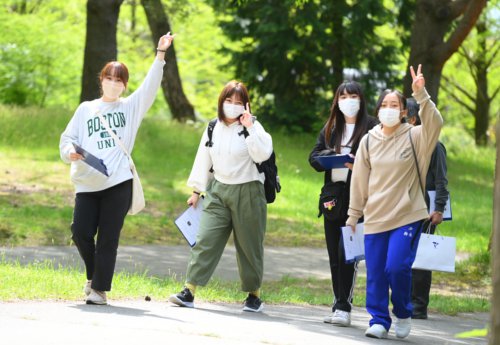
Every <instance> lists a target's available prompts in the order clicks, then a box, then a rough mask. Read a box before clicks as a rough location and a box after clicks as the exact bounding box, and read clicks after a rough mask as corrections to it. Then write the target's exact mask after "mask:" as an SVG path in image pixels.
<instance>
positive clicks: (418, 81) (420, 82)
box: [410, 64, 425, 93]
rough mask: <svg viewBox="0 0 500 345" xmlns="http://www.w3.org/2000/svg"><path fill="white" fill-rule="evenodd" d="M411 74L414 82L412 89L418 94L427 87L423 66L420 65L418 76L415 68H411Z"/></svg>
mask: <svg viewBox="0 0 500 345" xmlns="http://www.w3.org/2000/svg"><path fill="white" fill-rule="evenodd" d="M410 73H411V78H412V80H413V82H412V83H411V88H412V90H413V93H417V92H419V91H420V90H422V89H423V88H424V87H425V78H424V75H423V74H422V65H421V64H418V68H417V74H415V70H414V69H413V66H410Z"/></svg>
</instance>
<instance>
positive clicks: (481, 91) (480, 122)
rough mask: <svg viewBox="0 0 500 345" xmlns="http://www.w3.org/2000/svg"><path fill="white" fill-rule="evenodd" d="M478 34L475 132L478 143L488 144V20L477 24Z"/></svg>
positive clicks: (475, 64)
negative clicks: (486, 35)
mask: <svg viewBox="0 0 500 345" xmlns="http://www.w3.org/2000/svg"><path fill="white" fill-rule="evenodd" d="M476 29H477V36H478V53H479V54H477V57H476V59H475V61H474V67H475V69H476V71H475V72H476V73H475V74H476V79H477V80H476V84H477V85H476V109H475V110H476V111H475V113H474V118H475V120H476V123H475V127H474V132H475V133H474V134H475V138H476V145H479V146H486V145H487V144H488V135H487V133H488V127H489V125H490V102H491V100H490V99H489V97H488V67H489V66H488V63H487V54H488V51H487V48H486V37H485V33H486V30H487V29H486V22H480V23H478V24H477V25H476Z"/></svg>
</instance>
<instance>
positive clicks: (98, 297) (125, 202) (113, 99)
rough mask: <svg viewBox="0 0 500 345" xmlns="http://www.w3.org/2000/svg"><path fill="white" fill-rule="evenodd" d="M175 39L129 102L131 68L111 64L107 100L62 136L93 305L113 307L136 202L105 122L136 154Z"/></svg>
mask: <svg viewBox="0 0 500 345" xmlns="http://www.w3.org/2000/svg"><path fill="white" fill-rule="evenodd" d="M172 40H173V36H171V35H170V33H167V34H166V35H164V36H162V37H161V38H160V40H159V42H158V48H157V53H156V58H155V60H154V62H153V65H152V66H151V68H150V70H149V72H148V74H147V76H146V78H145V79H144V81H143V83H142V85H141V86H140V87H139V88H138V89H137V90H136V91H135V92H133V93H132V94H131V95H130V96H128V97H125V98H121V97H120V96H121V94H122V93H123V91H125V89H126V87H127V82H128V69H127V67H126V66H125V64H123V63H121V62H117V61H113V62H109V63H108V64H106V66H104V68H103V69H102V71H101V74H100V78H99V81H100V85H101V90H102V97H101V98H98V99H95V100H93V101H89V102H83V103H82V104H80V106H79V107H78V109H77V110H76V112H75V114H74V115H73V117H72V119H71V120H70V122H69V124H68V126H67V127H66V130H65V131H64V132H63V133H62V135H61V140H60V143H59V150H60V154H61V158H62V160H63V161H64V162H65V163H71V181H72V182H73V184H74V185H75V190H76V197H75V208H74V212H73V223H72V224H71V232H72V234H73V236H72V239H73V242H74V243H75V245H76V247H77V248H78V251H79V253H80V256H81V257H82V259H83V261H84V263H85V269H86V275H87V283H86V284H85V288H84V292H85V294H86V295H87V300H86V302H87V304H106V303H107V298H106V291H110V290H111V281H112V279H113V274H114V269H115V262H116V254H117V249H118V242H119V239H120V232H121V229H122V226H123V222H124V220H125V216H126V215H127V212H128V210H129V208H130V204H131V200H132V172H131V171H130V163H129V160H128V158H127V156H126V155H125V153H124V152H123V150H122V149H121V147H120V145H119V144H118V143H116V142H115V140H114V139H113V137H111V135H110V134H109V133H108V131H107V130H106V127H105V126H104V124H103V123H102V122H101V117H103V118H104V119H105V121H106V122H107V125H108V127H109V128H110V129H111V130H112V131H113V132H114V133H115V134H116V135H117V136H118V137H119V139H120V140H121V141H122V143H123V145H124V146H125V148H126V149H127V151H128V152H129V153H130V152H132V149H133V148H134V142H135V137H136V135H137V131H138V129H139V126H140V124H141V121H142V119H143V118H144V115H145V114H146V112H147V110H148V109H149V108H150V107H151V105H152V104H153V101H154V99H155V96H156V93H157V91H158V88H159V87H160V84H161V80H162V77H163V66H164V65H165V53H166V51H167V49H168V47H170V45H171V44H172ZM75 147H80V148H83V150H85V151H86V152H88V153H90V154H92V155H93V156H95V157H97V158H98V159H100V160H101V164H99V162H97V164H96V165H95V166H94V167H92V166H91V165H89V164H86V162H85V161H84V160H83V159H84V157H83V155H82V154H81V152H83V151H81V150H80V149H79V152H80V153H77V152H76V149H75ZM87 162H89V160H87ZM96 168H98V169H96ZM96 235H97V239H95V237H96Z"/></svg>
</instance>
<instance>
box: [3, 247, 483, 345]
mask: <svg viewBox="0 0 500 345" xmlns="http://www.w3.org/2000/svg"><path fill="white" fill-rule="evenodd" d="M188 256H189V248H188V247H187V246H175V247H170V246H123V247H121V248H120V249H119V256H118V262H117V270H118V271H122V270H125V271H129V272H139V273H142V272H144V271H145V270H147V272H148V274H149V275H154V276H159V277H162V276H166V275H175V276H176V277H177V278H178V279H182V278H183V277H184V275H185V270H186V263H187V260H188ZM2 257H3V258H4V259H6V260H15V261H19V262H20V263H22V264H25V263H29V262H34V261H44V260H52V261H53V262H54V263H56V264H61V265H63V266H73V267H80V268H81V267H82V264H81V260H80V258H79V256H78V253H77V251H76V249H75V247H36V248H27V247H16V248H5V247H0V258H2ZM360 272H361V274H364V266H363V265H361V267H360ZM283 275H288V276H292V277H300V278H306V277H316V278H324V279H329V273H328V259H327V254H326V249H322V248H319V249H314V248H269V247H267V248H266V258H265V279H266V280H276V279H280V278H281V277H282V276H283ZM215 276H217V277H219V278H221V279H228V280H237V279H238V273H237V268H236V259H235V255H234V247H231V246H228V247H227V248H226V250H225V252H224V255H223V257H222V259H221V262H220V263H219V267H218V268H217V270H216V272H215ZM0 278H1V277H0ZM0 280H1V279H0ZM0 288H1V286H0ZM110 303H111V305H109V306H87V305H85V304H83V301H82V302H81V303H75V302H60V301H44V302H27V301H26V302H25V301H20V302H15V303H0V344H9V345H17V344H20V345H25V344H26V345H28V344H30V345H31V344H37V345H45V344H47V345H49V344H50V345H66V344H72V345H73V344H76V345H79V344H82V345H88V344H96V345H99V344H110V343H112V344H119V345H127V344H134V345H136V344H167V343H168V344H177V343H178V344H197V345H198V344H200V345H203V344H238V345H239V344H275V345H294V344H301V345H302V344H315V345H316V344H329V345H331V344H339V345H344V344H345V345H352V344H395V343H403V344H425V345H434V344H436V345H437V344H470V345H475V344H486V343H487V341H486V339H485V338H468V339H458V338H456V337H455V335H456V334H457V333H460V332H464V331H469V330H472V329H483V328H485V327H486V325H487V323H488V317H489V315H488V314H486V313H476V314H461V315H459V316H458V317H450V316H443V315H430V319H429V320H415V321H414V322H413V325H414V326H413V330H412V333H411V335H410V336H409V337H408V338H407V339H405V340H399V339H396V338H395V336H394V332H393V331H392V330H391V332H390V333H389V339H388V340H377V339H370V338H367V337H365V336H364V331H365V329H366V327H367V324H368V320H369V316H368V314H367V313H366V311H365V310H364V309H363V308H354V309H353V312H352V319H353V325H352V327H348V328H339V327H334V326H331V325H328V324H324V323H323V322H322V319H323V316H325V315H327V314H328V313H329V312H330V308H329V307H327V306H309V305H306V306H297V305H293V306H292V305H266V307H265V310H264V313H262V314H253V313H245V312H242V311H241V306H240V305H237V304H207V303H199V304H197V308H196V309H186V308H179V307H176V306H172V305H170V304H169V303H166V302H145V301H140V300H126V301H111V302H110Z"/></svg>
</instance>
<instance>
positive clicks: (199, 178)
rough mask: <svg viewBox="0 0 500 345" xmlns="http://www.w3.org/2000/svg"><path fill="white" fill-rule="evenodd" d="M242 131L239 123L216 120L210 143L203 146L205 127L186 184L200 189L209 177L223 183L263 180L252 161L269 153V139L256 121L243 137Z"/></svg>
mask: <svg viewBox="0 0 500 345" xmlns="http://www.w3.org/2000/svg"><path fill="white" fill-rule="evenodd" d="M242 130H243V125H241V124H240V123H239V122H234V123H232V124H230V125H226V124H225V123H224V122H221V121H217V123H216V124H215V127H214V131H213V133H212V142H213V146H212V147H208V146H206V145H205V144H206V143H207V141H208V134H207V130H206V129H205V132H204V133H203V136H202V137H201V141H200V145H199V147H198V152H197V153H196V158H195V160H194V164H193V168H192V170H191V174H190V175H189V179H188V182H187V185H188V186H189V187H192V188H193V189H194V190H196V191H199V192H204V191H206V188H207V185H208V182H209V181H210V180H211V179H212V177H213V178H215V179H216V180H217V181H219V182H222V183H225V184H242V183H246V182H251V181H260V182H261V183H264V174H263V173H259V171H258V170H257V167H256V165H255V163H261V162H263V161H265V160H267V159H268V158H269V157H270V156H271V153H272V152H273V140H272V138H271V136H270V135H269V133H267V132H266V131H265V130H264V128H263V127H262V125H261V124H260V123H259V122H258V121H257V120H256V121H255V122H254V124H253V126H252V127H250V128H247V130H248V134H249V135H248V136H247V137H246V139H245V137H244V135H243V134H241V135H240V134H238V133H240V132H241V131H242ZM211 167H213V170H214V173H213V176H212V174H211V173H210V168H211Z"/></svg>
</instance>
